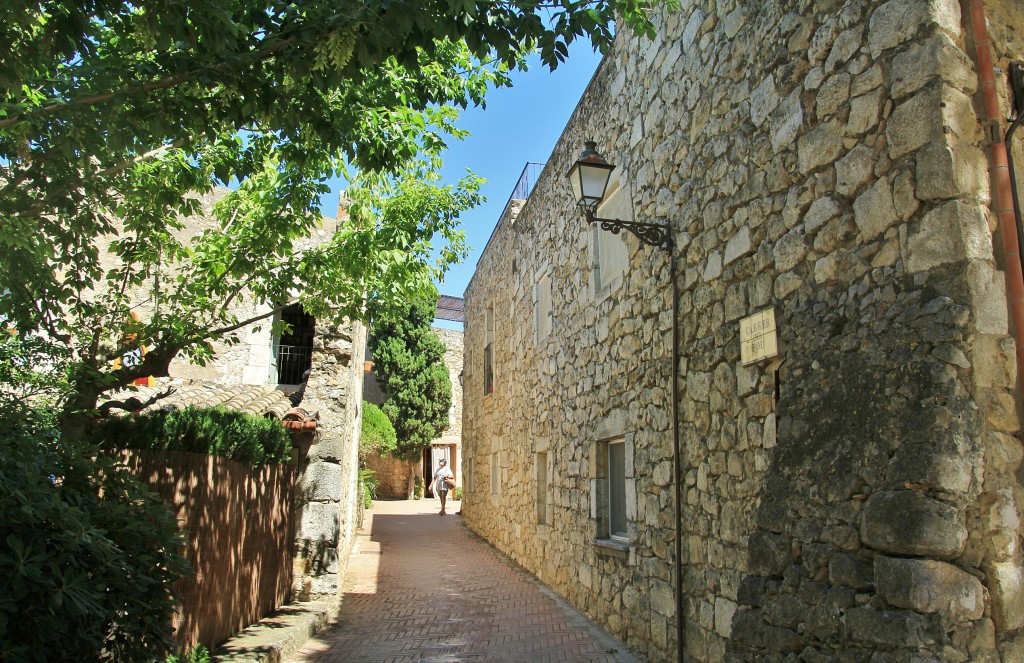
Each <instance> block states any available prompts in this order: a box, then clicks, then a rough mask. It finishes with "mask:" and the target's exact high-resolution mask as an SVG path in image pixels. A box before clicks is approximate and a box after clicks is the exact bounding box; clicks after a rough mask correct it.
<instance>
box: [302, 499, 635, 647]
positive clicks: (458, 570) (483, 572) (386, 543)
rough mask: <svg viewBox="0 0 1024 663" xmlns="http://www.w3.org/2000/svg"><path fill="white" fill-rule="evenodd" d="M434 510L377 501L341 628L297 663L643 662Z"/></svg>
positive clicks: (352, 566) (417, 503)
mask: <svg viewBox="0 0 1024 663" xmlns="http://www.w3.org/2000/svg"><path fill="white" fill-rule="evenodd" d="M438 505H439V503H438V502H437V501H436V500H429V499H428V500H409V501H393V502H391V501H389V502H377V503H376V506H375V507H374V509H373V512H372V520H371V519H368V520H367V524H366V528H365V531H363V532H361V533H360V536H359V538H358V539H357V542H356V548H355V549H354V550H353V552H352V558H351V561H350V562H349V567H348V574H347V577H346V582H345V596H344V600H343V603H342V606H341V614H340V615H339V617H338V624H337V626H336V627H335V628H334V629H333V630H331V631H328V632H326V633H323V634H321V635H320V636H318V637H315V638H314V639H312V640H310V641H309V642H308V643H307V644H306V645H305V647H303V649H301V650H300V652H299V653H298V654H297V655H296V656H294V657H293V658H292V659H290V661H291V663H300V662H310V663H312V662H314V661H315V662H316V663H336V662H340V661H361V662H366V663H370V662H373V663H381V662H384V661H387V662H389V663H400V662H406V661H425V662H426V661H430V662H438V663H439V662H442V661H444V662H454V661H495V662H503V663H507V662H510V661H530V663H544V662H547V661H587V662H597V661H607V662H612V661H619V662H636V661H638V660H639V659H638V658H637V657H635V656H633V655H632V654H630V653H629V652H628V651H627V650H626V649H625V647H623V646H622V644H621V643H619V642H618V641H616V640H614V639H612V638H611V637H609V636H608V635H607V634H605V633H604V632H603V631H601V630H600V629H599V628H598V627H596V626H595V625H594V624H592V623H591V622H590V621H589V620H587V619H586V618H585V617H583V616H582V615H581V614H580V613H579V612H577V611H575V610H573V609H572V608H570V607H569V606H568V604H566V602H565V601H563V600H562V599H560V598H558V597H557V596H556V595H555V594H554V593H553V592H551V591H550V590H548V589H546V588H545V587H543V586H542V585H541V584H540V583H539V582H537V581H536V580H535V579H534V578H533V577H532V576H531V575H529V574H528V573H526V572H524V571H522V570H521V569H520V568H519V567H517V566H516V565H515V564H513V563H512V562H510V561H509V560H508V559H507V558H506V557H504V556H503V555H501V554H500V553H498V552H496V551H495V550H494V549H493V548H491V547H490V546H489V545H488V544H487V543H486V542H484V541H483V540H482V539H480V538H479V537H477V536H476V535H474V534H472V533H470V532H469V531H468V530H467V529H466V528H464V527H463V526H462V523H461V518H459V516H456V515H453V512H454V511H457V510H458V508H459V503H458V502H455V503H451V502H449V505H448V506H449V515H447V516H443V517H442V516H439V515H438V513H437V511H438V509H439V506H438Z"/></svg>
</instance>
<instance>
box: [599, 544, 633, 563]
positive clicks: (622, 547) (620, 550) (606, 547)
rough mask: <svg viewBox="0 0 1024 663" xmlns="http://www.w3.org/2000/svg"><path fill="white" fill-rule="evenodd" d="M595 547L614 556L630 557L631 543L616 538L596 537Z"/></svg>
mask: <svg viewBox="0 0 1024 663" xmlns="http://www.w3.org/2000/svg"><path fill="white" fill-rule="evenodd" d="M594 547H595V548H597V551H598V552H600V553H604V554H606V555H611V556H612V557H621V558H623V559H625V558H627V557H629V544H628V543H626V542H625V541H618V540H616V539H594Z"/></svg>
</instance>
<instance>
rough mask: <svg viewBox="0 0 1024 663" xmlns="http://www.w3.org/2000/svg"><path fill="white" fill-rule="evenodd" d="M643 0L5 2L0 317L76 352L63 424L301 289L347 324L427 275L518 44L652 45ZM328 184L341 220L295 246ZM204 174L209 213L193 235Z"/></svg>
mask: <svg viewBox="0 0 1024 663" xmlns="http://www.w3.org/2000/svg"><path fill="white" fill-rule="evenodd" d="M656 1H660V0H512V1H510V2H502V3H493V2H484V1H482V0H365V1H360V2H352V1H350V0H327V1H324V0H316V1H315V2H313V1H312V0H297V1H294V2H276V1H273V2H268V0H201V1H199V2H170V1H166V0H159V1H156V2H146V3H137V2H127V1H126V0H89V1H88V2H72V1H71V0H8V1H6V2H4V3H0V227H2V230H3V232H0V314H2V315H3V316H4V317H6V318H7V319H9V320H10V321H11V322H12V323H13V324H14V325H15V326H16V327H17V329H18V330H19V331H20V332H21V333H31V332H36V331H42V332H45V333H46V334H47V335H48V337H49V338H51V339H54V340H55V341H57V342H59V343H61V344H63V345H64V347H65V348H67V349H68V350H69V351H70V353H71V364H70V377H69V381H70V385H71V393H72V398H70V399H69V401H68V402H67V404H66V406H65V413H64V414H65V416H64V422H65V423H64V430H65V433H66V434H68V435H71V436H80V435H81V434H83V431H84V429H85V426H86V424H87V420H86V414H87V413H88V412H90V411H91V410H93V409H94V408H95V405H96V402H97V400H98V398H99V395H100V394H102V393H103V392H105V391H107V390H109V389H113V388H118V387H122V386H125V385H128V384H130V383H131V382H132V381H133V380H134V379H136V378H138V377H143V376H147V375H155V376H162V375H166V374H167V370H168V365H169V364H170V362H171V360H172V359H174V358H175V357H176V356H179V355H181V354H184V355H185V356H187V357H189V358H191V359H192V360H193V361H196V362H199V363H203V362H205V361H206V360H208V359H209V357H210V354H211V352H212V349H211V348H212V346H211V341H221V342H226V343H233V342H238V340H239V336H238V334H239V333H240V330H242V329H243V328H247V327H248V326H250V325H252V324H254V323H256V322H259V321H262V320H270V319H272V316H273V315H274V313H276V312H277V311H278V310H280V308H281V307H283V304H282V302H288V301H289V300H290V299H291V298H292V297H293V296H294V293H295V292H296V291H297V290H298V291H299V292H301V295H302V297H301V303H302V306H303V308H304V309H305V310H306V311H307V312H308V313H310V314H312V315H315V316H317V317H318V318H320V319H322V320H328V319H330V320H340V319H341V318H342V317H344V316H348V317H352V318H360V317H362V316H363V315H364V312H366V311H374V312H378V311H388V310H394V309H395V308H396V307H398V306H400V305H401V303H402V302H404V301H406V300H407V299H408V298H409V296H410V295H411V294H412V293H414V292H416V291H418V290H420V289H422V288H423V287H424V285H425V284H426V283H429V282H431V281H433V280H436V279H439V278H441V276H442V275H443V273H444V271H445V269H446V268H447V267H448V266H449V265H451V264H452V263H454V262H456V261H458V260H460V259H461V258H462V256H463V255H464V253H465V247H464V243H463V235H462V233H461V231H459V230H458V227H457V219H458V216H459V214H460V213H461V212H463V211H465V210H466V209H468V208H470V207H472V206H474V205H475V204H477V203H478V202H479V200H480V198H479V195H478V187H479V180H478V179H477V178H476V177H474V176H472V175H467V176H466V178H465V179H463V180H462V181H461V182H460V183H459V184H458V185H456V186H441V185H440V184H439V175H438V171H439V168H440V165H441V162H440V159H439V157H440V155H441V154H442V152H443V150H444V149H445V147H446V141H447V140H450V139H451V138H452V137H454V138H456V139H457V138H461V137H463V136H464V135H465V133H464V132H463V131H461V130H460V129H459V128H458V127H457V124H456V121H457V118H458V111H459V109H460V108H466V107H467V106H469V105H471V104H483V102H484V96H485V93H486V91H487V90H488V89H489V88H490V87H492V86H503V85H507V84H509V77H508V74H509V72H510V70H512V69H515V68H524V67H525V62H526V60H525V58H524V55H525V54H526V53H528V52H531V51H534V50H536V51H539V53H540V55H541V58H542V60H543V61H544V63H545V64H547V65H548V66H550V67H552V68H553V67H555V66H556V65H557V64H558V63H559V62H560V61H562V59H564V57H565V55H566V53H567V45H568V44H569V43H570V42H572V41H573V40H575V39H576V38H579V37H584V36H586V37H589V38H590V40H591V42H592V43H593V44H594V45H595V46H596V47H599V48H604V47H606V46H608V45H609V44H610V42H611V39H612V36H613V32H614V25H613V21H614V20H615V19H616V17H617V16H622V17H624V19H625V21H626V23H628V24H629V25H631V26H632V27H634V28H635V29H638V30H640V31H643V32H647V33H651V32H652V31H653V26H652V25H651V24H650V22H649V21H648V20H647V18H646V16H647V13H648V10H649V9H650V3H651V2H656ZM664 1H665V2H668V3H674V2H677V0H664ZM349 168H353V169H354V170H353V171H352V174H350V173H349V170H348V169H349ZM335 176H342V177H344V178H345V180H346V181H347V184H348V186H347V195H348V196H349V198H351V206H350V207H349V214H348V217H347V218H345V219H342V220H340V221H338V222H336V226H337V227H336V228H335V227H333V226H334V225H335V222H334V221H333V220H331V221H329V222H328V223H329V224H330V226H331V227H329V228H328V230H330V231H331V232H329V233H328V237H327V238H326V239H325V238H323V237H318V239H316V241H311V238H313V237H314V236H317V233H318V232H320V231H322V230H325V228H324V220H323V219H322V218H321V216H320V213H319V203H320V198H321V196H322V195H324V194H325V193H326V192H327V191H328V185H327V182H328V181H329V179H330V178H332V177H335ZM217 184H222V185H226V184H232V188H233V191H232V192H231V193H229V194H227V195H226V196H224V197H223V198H222V199H221V200H220V201H219V202H218V203H217V204H216V205H215V206H214V208H213V209H212V210H211V211H209V214H210V215H211V217H212V219H213V221H214V223H213V224H212V225H211V226H210V227H208V228H205V229H203V230H201V231H200V230H194V229H192V228H190V226H189V225H188V224H187V223H185V222H184V221H183V219H186V218H188V217H190V216H195V215H197V214H198V213H200V212H201V211H203V210H201V204H200V199H199V194H208V193H210V192H211V191H212V190H213V188H214V186H215V185H217ZM105 258H108V259H106V260H105ZM261 306H262V307H263V308H260V307H261ZM134 307H141V308H140V312H141V313H142V315H141V316H140V320H138V321H134V320H133V319H132V318H131V317H130V316H129V313H130V312H132V309H133V308H134ZM268 309H269V310H268ZM240 310H256V311H258V312H257V313H255V314H253V315H251V316H249V317H246V316H245V315H242V314H240V313H239V311H240ZM138 345H143V346H145V347H146V348H147V350H148V352H147V354H146V355H145V357H144V358H143V360H142V361H141V362H135V363H131V364H129V363H122V364H121V365H120V366H118V365H117V364H115V363H114V360H115V359H116V358H117V357H118V356H121V355H122V354H123V353H124V351H125V349H126V346H138ZM128 349H131V348H128Z"/></svg>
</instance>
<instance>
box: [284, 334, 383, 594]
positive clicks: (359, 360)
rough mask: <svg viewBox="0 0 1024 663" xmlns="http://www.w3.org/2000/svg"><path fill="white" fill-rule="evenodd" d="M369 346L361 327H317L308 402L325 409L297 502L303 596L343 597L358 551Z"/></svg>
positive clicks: (297, 581)
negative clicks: (350, 559)
mask: <svg viewBox="0 0 1024 663" xmlns="http://www.w3.org/2000/svg"><path fill="white" fill-rule="evenodd" d="M365 347H366V331H365V328H364V327H363V326H362V325H361V324H358V323H353V324H348V325H345V326H343V327H334V326H331V325H326V324H324V325H318V326H317V330H316V337H315V338H314V341H313V368H312V370H311V371H310V375H309V380H308V382H307V383H306V392H305V395H304V396H303V399H302V407H303V408H305V409H307V410H309V411H317V412H319V413H320V421H319V426H318V427H317V432H316V435H315V437H314V439H313V440H312V444H311V445H310V446H309V448H308V449H307V448H303V449H301V455H300V463H299V469H300V472H301V474H300V477H299V481H298V482H297V487H296V500H295V505H296V511H297V513H296V518H295V522H296V523H298V525H297V527H296V532H295V546H296V551H295V553H296V554H295V568H294V574H293V578H292V587H293V590H294V591H295V593H296V595H297V596H298V597H299V598H300V599H302V600H307V599H309V598H312V597H316V596H335V595H337V594H338V592H339V591H340V582H341V579H342V578H344V575H345V567H346V565H347V564H348V554H349V551H350V550H351V548H352V542H353V536H354V532H355V528H356V524H357V523H356V519H357V513H356V504H357V502H356V500H357V495H356V491H357V475H358V470H359V458H358V456H359V431H360V426H361V423H362V421H361V418H360V413H361V409H360V408H361V405H362V398H363V395H362V377H363V354H364V353H365Z"/></svg>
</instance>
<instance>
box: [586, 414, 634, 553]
mask: <svg viewBox="0 0 1024 663" xmlns="http://www.w3.org/2000/svg"><path fill="white" fill-rule="evenodd" d="M618 445H622V447H621V451H622V461H621V462H622V468H621V478H620V481H621V484H620V490H621V496H622V503H621V505H620V507H621V509H622V518H623V520H624V523H625V531H621V530H618V531H612V524H611V519H612V513H611V511H612V508H611V503H610V498H611V480H612V477H611V472H610V461H611V456H610V454H609V452H610V451H611V450H612V447H615V446H618ZM590 462H591V481H590V509H591V513H590V515H591V519H592V520H593V522H594V531H595V536H594V546H595V547H596V548H598V549H599V550H600V551H602V552H606V553H608V554H611V555H615V556H622V557H627V556H628V555H629V552H630V549H631V542H632V541H633V539H634V536H633V533H632V532H631V524H632V523H634V521H635V519H636V489H635V487H636V484H635V481H636V479H635V477H634V472H633V467H634V465H633V445H632V436H630V435H626V434H624V433H620V434H617V435H612V436H608V437H602V438H600V439H598V440H597V441H596V442H595V443H594V444H593V446H592V448H591V458H590Z"/></svg>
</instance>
